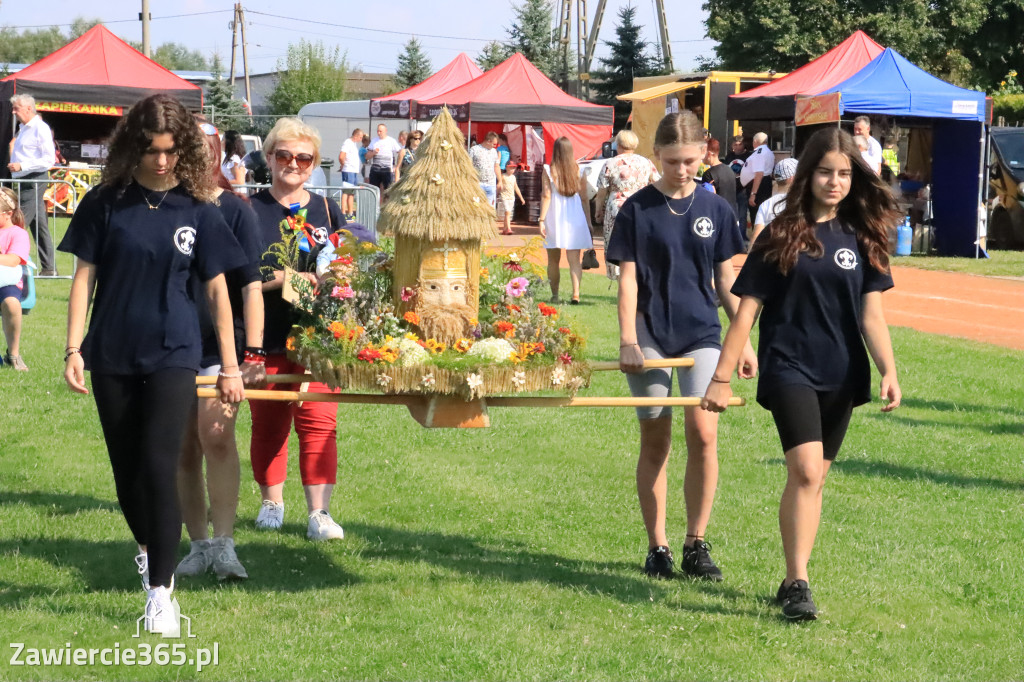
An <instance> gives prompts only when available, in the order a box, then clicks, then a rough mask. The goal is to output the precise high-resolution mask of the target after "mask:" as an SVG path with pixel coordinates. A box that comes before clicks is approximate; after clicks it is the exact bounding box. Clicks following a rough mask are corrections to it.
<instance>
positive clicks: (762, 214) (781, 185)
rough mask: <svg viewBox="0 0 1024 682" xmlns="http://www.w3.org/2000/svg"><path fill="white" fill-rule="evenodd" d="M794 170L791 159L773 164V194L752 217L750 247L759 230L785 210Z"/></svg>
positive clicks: (793, 163) (795, 165)
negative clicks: (752, 228)
mask: <svg viewBox="0 0 1024 682" xmlns="http://www.w3.org/2000/svg"><path fill="white" fill-rule="evenodd" d="M796 168H797V162H796V159H793V158H789V159H783V160H782V161H779V162H778V163H777V164H775V170H774V171H772V179H773V180H774V181H775V194H773V195H771V196H770V197H769V198H768V200H767V201H765V202H764V203H762V204H761V205H760V206H759V207H758V208H757V215H756V216H755V217H754V231H753V233H752V234H751V235H750V245H751V246H753V245H754V240H755V239H757V235H759V234H761V230H763V229H764V228H765V226H767V225H768V224H769V223H771V222H772V221H773V220H775V218H776V216H778V215H779V214H780V213H782V210H783V209H784V208H786V194H787V193H788V192H789V188H790V187H792V186H793V177H794V176H795V175H796Z"/></svg>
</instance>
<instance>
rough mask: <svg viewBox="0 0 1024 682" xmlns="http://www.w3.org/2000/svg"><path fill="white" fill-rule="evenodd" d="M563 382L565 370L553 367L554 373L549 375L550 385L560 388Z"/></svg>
mask: <svg viewBox="0 0 1024 682" xmlns="http://www.w3.org/2000/svg"><path fill="white" fill-rule="evenodd" d="M563 381H565V370H564V369H562V368H561V367H555V371H553V372H552V373H551V384H552V385H553V386H561V385H562V382H563Z"/></svg>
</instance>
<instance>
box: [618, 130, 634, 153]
mask: <svg viewBox="0 0 1024 682" xmlns="http://www.w3.org/2000/svg"><path fill="white" fill-rule="evenodd" d="M639 144H640V138H638V137H637V136H636V133H634V132H633V131H632V130H620V131H619V134H618V135H616V136H615V145H616V146H617V147H618V148H619V150H623V149H636V148H637V145H639Z"/></svg>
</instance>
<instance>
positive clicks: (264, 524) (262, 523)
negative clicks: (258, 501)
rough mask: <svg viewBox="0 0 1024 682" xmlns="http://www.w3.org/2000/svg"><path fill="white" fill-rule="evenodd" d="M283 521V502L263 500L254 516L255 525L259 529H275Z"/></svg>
mask: <svg viewBox="0 0 1024 682" xmlns="http://www.w3.org/2000/svg"><path fill="white" fill-rule="evenodd" d="M283 523H284V502H273V501H271V500H263V505H262V506H261V507H260V513H259V514H257V516H256V527H257V528H259V529H261V530H277V529H278V528H280V527H281V524H283Z"/></svg>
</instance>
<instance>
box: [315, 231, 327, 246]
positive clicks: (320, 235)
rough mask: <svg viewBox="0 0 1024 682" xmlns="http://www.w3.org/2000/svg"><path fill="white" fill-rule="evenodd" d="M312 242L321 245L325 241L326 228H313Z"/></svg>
mask: <svg viewBox="0 0 1024 682" xmlns="http://www.w3.org/2000/svg"><path fill="white" fill-rule="evenodd" d="M313 241H315V242H316V243H317V244H323V243H324V242H326V241H327V228H326V227H314V228H313Z"/></svg>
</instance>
